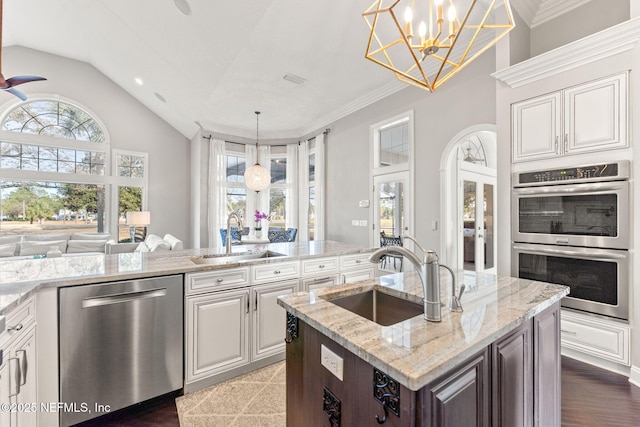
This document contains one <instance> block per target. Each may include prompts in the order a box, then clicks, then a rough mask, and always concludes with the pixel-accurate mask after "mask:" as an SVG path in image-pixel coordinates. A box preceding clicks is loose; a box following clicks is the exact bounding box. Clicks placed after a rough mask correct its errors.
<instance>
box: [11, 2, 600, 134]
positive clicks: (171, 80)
mask: <svg viewBox="0 0 640 427" xmlns="http://www.w3.org/2000/svg"><path fill="white" fill-rule="evenodd" d="M371 1H372V0H353V1H344V0H326V1H309V0H261V1H219V0H135V1H132V0H4V29H3V45H4V46H11V45H19V46H24V47H28V48H32V49H36V50H40V51H44V52H48V53H53V54H56V55H60V56H64V57H68V58H72V59H76V60H80V61H84V62H87V63H90V64H92V65H93V66H94V67H95V68H97V69H98V70H99V71H101V72H102V73H104V74H105V75H106V76H108V77H109V78H110V79H111V80H113V81H114V82H115V83H117V84H118V85H119V86H121V87H122V88H124V89H125V90H126V91H127V92H129V93H130V94H131V95H132V96H133V97H135V98H137V99H138V100H139V101H140V102H142V103H143V104H145V105H146V106H147V107H148V108H149V109H151V110H152V111H154V112H155V113H156V114H158V115H159V116H160V117H162V118H163V119H164V120H166V121H167V122H168V123H170V124H171V125H172V126H174V127H175V128H176V129H177V130H179V131H180V132H181V133H183V134H184V135H185V136H186V137H191V136H192V135H194V134H195V132H196V131H197V129H198V126H202V127H203V128H204V129H206V130H209V131H214V132H219V133H223V134H231V135H237V136H245V137H255V115H254V111H256V110H260V111H261V112H262V115H261V116H260V130H261V132H260V133H261V137H264V138H298V137H301V136H304V135H307V134H309V133H310V132H312V131H315V130H318V129H321V128H322V127H324V126H326V125H327V124H329V123H331V122H332V121H334V120H337V119H339V118H340V117H342V116H344V115H346V114H349V113H350V112H352V111H355V110H357V109H358V108H361V107H362V106H365V105H367V104H369V103H371V102H374V101H376V100H378V99H381V98H382V97H384V96H386V95H388V94H390V93H393V92H395V91H397V90H400V89H402V88H404V87H405V85H403V84H401V83H399V82H397V81H396V80H395V78H394V77H393V75H392V74H391V73H390V72H388V71H387V70H384V69H382V68H381V67H378V66H376V65H374V64H372V63H371V62H369V61H367V60H365V59H364V52H365V47H366V41H367V37H368V28H367V26H366V24H365V22H364V20H363V19H362V16H361V14H362V12H363V11H364V10H365V9H366V8H367V7H368V6H369V5H370V4H371ZM586 1H589V0H512V6H513V8H514V9H516V11H517V12H518V13H519V14H520V15H521V16H522V17H523V19H524V20H525V21H526V22H527V23H528V24H531V25H536V24H537V23H539V22H540V20H541V19H548V16H552V15H553V14H554V13H562V12H563V11H565V9H566V8H567V7H569V8H572V7H577V6H579V5H580V4H581V3H584V2H586ZM561 4H562V5H563V7H560V6H559V5H561ZM185 7H186V8H188V9H190V11H189V10H187V9H185ZM180 8H182V9H183V11H186V12H188V13H187V14H184V13H183V12H182V11H181V10H180ZM531 25H530V26H531ZM19 71H20V72H22V73H28V74H41V75H44V74H45V73H44V72H40V71H39V70H33V69H30V70H19ZM285 76H289V77H288V78H287V79H285V78H284V77H285ZM135 79H140V81H141V82H142V84H139V83H136V81H135ZM292 80H294V81H292ZM301 80H302V81H301ZM33 85H35V83H34V84H33ZM22 88H24V92H25V93H26V94H27V95H28V94H29V91H30V88H29V87H27V85H24V86H22V87H21V89H22ZM33 90H36V91H37V89H36V88H33ZM425 96H428V94H426V93H425Z"/></svg>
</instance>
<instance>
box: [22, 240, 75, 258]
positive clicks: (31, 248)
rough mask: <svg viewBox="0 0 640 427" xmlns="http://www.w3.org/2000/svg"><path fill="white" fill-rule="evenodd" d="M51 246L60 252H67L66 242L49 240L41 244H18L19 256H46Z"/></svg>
mask: <svg viewBox="0 0 640 427" xmlns="http://www.w3.org/2000/svg"><path fill="white" fill-rule="evenodd" d="M51 246H57V247H58V249H60V252H62V253H65V252H66V251H67V241H66V240H51V241H43V242H22V243H21V244H20V255H46V254H47V252H49V250H50V249H51Z"/></svg>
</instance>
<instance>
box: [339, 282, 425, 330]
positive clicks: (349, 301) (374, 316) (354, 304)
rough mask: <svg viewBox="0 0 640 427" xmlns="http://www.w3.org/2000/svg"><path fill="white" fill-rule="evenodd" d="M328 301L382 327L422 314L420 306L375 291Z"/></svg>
mask: <svg viewBox="0 0 640 427" xmlns="http://www.w3.org/2000/svg"><path fill="white" fill-rule="evenodd" d="M328 301H329V302H330V303H333V304H336V305H339V306H340V307H342V308H344V309H345V310H349V311H350V312H352V313H355V314H357V315H359V316H362V317H364V318H366V319H369V320H371V321H373V322H376V323H377V324H379V325H382V326H389V325H393V324H394V323H398V322H402V321H404V320H407V319H410V318H412V317H415V316H418V315H422V314H423V313H424V307H423V305H422V304H418V303H416V302H413V301H407V300H405V299H402V298H399V297H396V296H393V295H389V294H386V293H384V292H379V291H377V290H375V289H373V290H370V291H366V292H361V293H357V294H354V295H348V296H346V297H340V298H335V299H330V300H328Z"/></svg>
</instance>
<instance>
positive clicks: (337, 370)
mask: <svg viewBox="0 0 640 427" xmlns="http://www.w3.org/2000/svg"><path fill="white" fill-rule="evenodd" d="M320 363H321V364H322V366H324V367H325V368H327V369H328V370H329V372H331V373H332V374H333V375H335V377H336V378H338V379H339V380H340V381H342V377H343V371H342V367H343V364H344V361H343V360H342V357H340V356H338V355H337V354H335V353H334V352H333V351H331V350H329V349H328V348H327V347H325V346H324V344H322V345H321V346H320Z"/></svg>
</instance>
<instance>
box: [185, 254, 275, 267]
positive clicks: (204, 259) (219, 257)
mask: <svg viewBox="0 0 640 427" xmlns="http://www.w3.org/2000/svg"><path fill="white" fill-rule="evenodd" d="M279 256H284V254H281V253H278V252H273V251H259V252H240V253H231V254H212V255H203V256H195V257H191V262H193V263H195V264H209V265H210V264H227V263H234V262H240V261H250V260H254V259H263V258H274V257H279Z"/></svg>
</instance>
